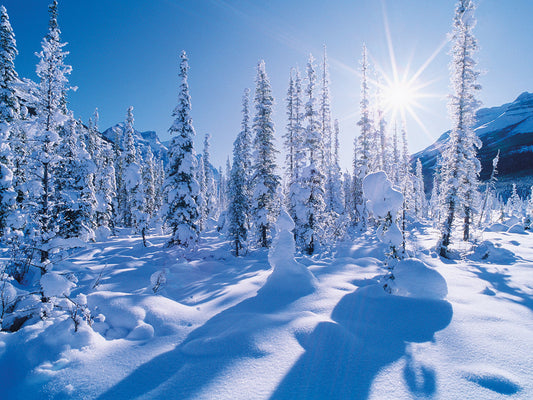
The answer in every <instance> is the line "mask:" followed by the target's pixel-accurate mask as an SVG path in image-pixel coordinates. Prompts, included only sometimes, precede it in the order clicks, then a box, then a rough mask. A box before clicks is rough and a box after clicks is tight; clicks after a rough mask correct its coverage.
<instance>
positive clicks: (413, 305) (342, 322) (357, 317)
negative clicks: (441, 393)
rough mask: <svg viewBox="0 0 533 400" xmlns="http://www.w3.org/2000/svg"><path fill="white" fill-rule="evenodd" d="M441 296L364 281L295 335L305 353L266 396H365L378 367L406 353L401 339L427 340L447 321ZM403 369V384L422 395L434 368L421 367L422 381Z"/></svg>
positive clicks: (432, 380) (448, 309) (428, 388)
mask: <svg viewBox="0 0 533 400" xmlns="http://www.w3.org/2000/svg"><path fill="white" fill-rule="evenodd" d="M452 315H453V310H452V306H451V304H450V303H448V302H447V301H444V300H433V299H417V298H408V297H400V296H394V295H388V294H386V293H385V292H384V291H383V289H382V288H381V286H378V285H368V286H365V287H362V288H359V289H357V290H356V291H355V292H353V293H350V294H348V295H346V296H344V297H343V298H342V299H341V301H340V302H339V303H338V304H337V306H336V307H335V309H334V310H333V313H332V319H333V321H334V322H322V323H320V324H318V325H317V327H316V328H315V330H314V331H313V332H312V333H311V334H308V335H300V336H299V337H298V340H299V342H300V344H301V345H302V347H303V348H304V349H305V353H304V354H303V355H302V356H301V357H300V359H299V360H298V361H297V362H296V364H295V365H294V366H293V368H292V369H291V371H290V372H289V373H288V374H287V375H286V377H285V378H284V380H283V381H282V382H281V383H280V385H279V386H278V388H277V389H276V391H275V392H274V394H273V395H272V397H271V399H366V398H368V395H369V391H370V387H371V384H372V381H373V380H374V378H375V377H376V376H377V374H378V373H379V372H380V370H381V369H382V368H383V367H385V366H387V365H389V364H390V363H392V362H394V361H396V360H398V359H400V358H401V357H402V356H403V355H404V354H406V343H408V342H417V343H420V342H426V341H430V340H432V339H433V335H434V333H435V332H437V331H439V330H442V329H444V328H445V327H446V326H447V325H448V324H449V323H450V321H451V319H452ZM409 368H410V366H408V367H407V370H406V371H404V375H405V376H406V381H407V384H408V387H409V388H410V389H411V390H412V391H413V392H414V393H417V394H418V393H420V392H422V393H424V394H427V395H430V394H432V393H433V392H434V391H435V387H436V384H435V379H436V378H435V373H434V372H433V371H432V370H430V369H427V370H426V371H425V372H423V374H422V375H423V376H422V379H423V381H422V383H421V384H420V383H417V382H416V380H415V379H414V378H413V373H414V372H413V371H412V368H411V370H410V369H409Z"/></svg>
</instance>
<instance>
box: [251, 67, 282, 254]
mask: <svg viewBox="0 0 533 400" xmlns="http://www.w3.org/2000/svg"><path fill="white" fill-rule="evenodd" d="M254 102H255V117H254V121H253V131H254V134H255V136H254V148H255V158H254V166H253V171H254V175H253V183H254V189H253V203H252V214H253V219H254V226H255V230H256V235H257V238H258V242H259V245H260V246H261V247H269V246H270V242H271V240H272V233H271V230H272V227H273V224H274V222H275V220H276V217H277V214H278V210H277V209H276V192H277V190H278V186H279V184H280V177H279V176H278V175H277V174H276V154H277V150H276V149H275V147H274V123H273V121H272V106H273V103H274V98H273V97H272V89H271V87H270V81H269V79H268V76H267V73H266V71H265V62H264V61H263V60H261V61H260V62H259V63H258V65H257V77H256V88H255V99H254Z"/></svg>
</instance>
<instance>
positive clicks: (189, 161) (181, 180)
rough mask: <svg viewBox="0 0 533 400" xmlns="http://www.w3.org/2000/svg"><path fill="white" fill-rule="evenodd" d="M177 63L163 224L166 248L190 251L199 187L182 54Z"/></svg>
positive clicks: (194, 237)
mask: <svg viewBox="0 0 533 400" xmlns="http://www.w3.org/2000/svg"><path fill="white" fill-rule="evenodd" d="M180 60H181V61H180V69H179V77H180V79H181V82H180V88H179V95H178V105H177V106H176V108H175V109H174V112H173V113H172V116H173V117H174V118H175V120H174V123H173V124H172V126H171V127H170V129H169V132H170V134H171V135H172V141H171V143H170V148H169V166H168V169H167V176H166V180H165V194H166V199H165V200H166V207H167V212H166V223H167V224H168V226H169V227H170V228H171V230H172V235H171V237H170V240H169V242H168V244H169V246H172V245H178V246H183V247H186V248H192V247H195V246H196V243H197V242H198V236H199V234H200V228H199V226H198V219H199V218H200V210H199V208H198V195H199V192H200V186H199V184H198V181H197V180H196V179H195V171H196V155H195V151H194V147H193V139H194V135H195V133H194V128H193V125H192V119H191V116H190V112H191V97H190V94H189V83H188V81H187V73H188V70H189V64H188V59H187V54H186V53H185V51H183V52H182V53H181V55H180Z"/></svg>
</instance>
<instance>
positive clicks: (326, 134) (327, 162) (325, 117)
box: [319, 45, 333, 212]
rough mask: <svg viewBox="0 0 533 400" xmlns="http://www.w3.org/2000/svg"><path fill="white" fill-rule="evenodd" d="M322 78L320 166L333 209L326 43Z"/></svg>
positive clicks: (331, 140)
mask: <svg viewBox="0 0 533 400" xmlns="http://www.w3.org/2000/svg"><path fill="white" fill-rule="evenodd" d="M321 77H322V79H321V84H322V85H321V92H320V102H319V119H320V133H321V136H322V140H321V143H322V144H323V145H322V156H321V164H320V167H321V169H322V172H323V173H324V175H325V177H326V181H325V197H324V200H325V203H326V211H328V212H332V211H333V182H332V179H333V177H332V168H333V166H332V146H333V132H332V126H331V96H330V90H329V65H328V57H327V53H326V45H324V54H323V58H322V76H321Z"/></svg>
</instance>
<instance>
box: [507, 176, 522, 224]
mask: <svg viewBox="0 0 533 400" xmlns="http://www.w3.org/2000/svg"><path fill="white" fill-rule="evenodd" d="M507 210H508V214H509V215H510V216H515V217H521V216H522V200H521V199H520V196H519V195H518V191H517V190H516V183H513V186H512V189H511V196H510V197H509V199H508V200H507Z"/></svg>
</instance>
